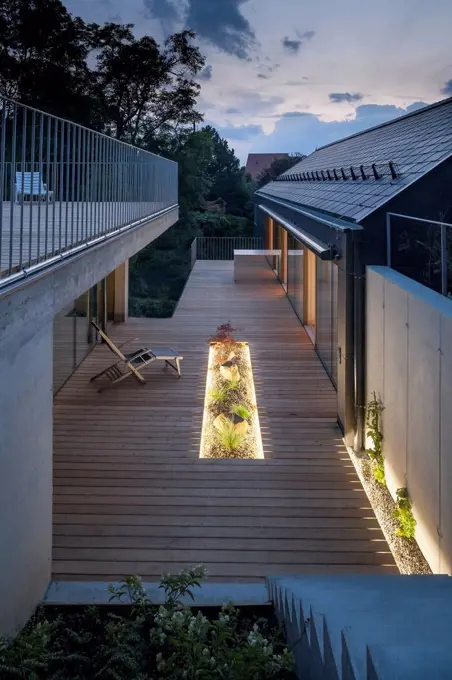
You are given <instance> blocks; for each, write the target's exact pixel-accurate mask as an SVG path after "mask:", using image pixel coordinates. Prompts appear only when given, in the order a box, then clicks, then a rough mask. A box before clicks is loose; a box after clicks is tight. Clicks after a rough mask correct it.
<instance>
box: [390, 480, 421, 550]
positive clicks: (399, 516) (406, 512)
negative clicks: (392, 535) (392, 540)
mask: <svg viewBox="0 0 452 680" xmlns="http://www.w3.org/2000/svg"><path fill="white" fill-rule="evenodd" d="M396 497H397V499H396V509H395V510H394V517H395V519H396V520H397V522H398V524H399V527H398V529H396V534H397V536H402V537H403V538H414V534H415V532H416V520H415V519H414V516H413V511H412V508H411V501H410V497H409V494H408V489H407V488H401V489H397V491H396Z"/></svg>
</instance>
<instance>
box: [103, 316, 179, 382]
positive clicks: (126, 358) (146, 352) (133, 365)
mask: <svg viewBox="0 0 452 680" xmlns="http://www.w3.org/2000/svg"><path fill="white" fill-rule="evenodd" d="M91 324H92V325H93V326H94V328H95V329H96V331H97V332H98V333H99V335H100V337H101V338H102V339H103V340H104V341H105V343H106V345H107V346H108V348H109V349H110V350H111V351H112V352H113V354H115V355H116V356H117V357H119V360H118V361H116V363H114V364H112V365H111V366H109V367H108V368H105V369H104V370H103V371H101V372H100V373H98V374H97V375H95V376H93V377H92V378H91V381H90V382H94V380H97V379H98V378H100V377H102V376H105V377H106V378H108V379H109V380H110V383H111V385H114V384H115V383H118V382H121V380H124V379H125V378H128V377H129V375H133V376H135V378H136V379H137V380H138V381H139V382H140V383H141V384H143V383H145V382H146V381H145V379H144V378H143V376H142V375H141V373H140V371H141V369H143V368H144V367H145V366H147V365H148V364H150V363H152V362H153V361H164V362H165V365H166V366H170V367H171V368H173V369H174V370H175V371H176V372H177V375H178V376H179V378H180V376H181V371H180V362H181V361H182V359H183V358H184V357H182V356H181V355H180V354H178V353H177V352H175V351H174V350H173V349H171V347H154V348H153V349H149V348H147V347H144V348H141V349H138V350H136V352H132V353H131V354H123V353H122V352H121V348H122V347H124V345H126V344H127V342H124V343H123V344H122V345H119V346H117V345H115V343H114V342H113V341H112V340H111V339H110V338H109V337H108V335H107V334H106V333H104V332H103V330H102V329H101V328H99V326H98V325H97V324H96V323H95V322H94V321H91ZM128 342H129V341H128ZM99 392H102V388H101V389H99Z"/></svg>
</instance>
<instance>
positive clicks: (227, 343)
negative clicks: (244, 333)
mask: <svg viewBox="0 0 452 680" xmlns="http://www.w3.org/2000/svg"><path fill="white" fill-rule="evenodd" d="M237 330H239V329H238V328H233V326H232V325H231V322H230V321H228V322H227V323H224V324H221V325H220V326H217V329H216V331H215V333H214V334H213V335H211V336H210V338H209V342H210V343H211V344H213V345H214V352H215V359H216V361H218V363H219V364H223V363H225V362H227V361H230V360H231V359H233V358H234V356H235V348H236V346H237V341H236V339H235V338H234V333H235V332H236V331H237Z"/></svg>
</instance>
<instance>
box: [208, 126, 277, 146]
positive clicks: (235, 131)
mask: <svg viewBox="0 0 452 680" xmlns="http://www.w3.org/2000/svg"><path fill="white" fill-rule="evenodd" d="M207 124H210V125H214V124H213V123H207ZM214 127H216V129H217V130H218V133H219V134H220V135H221V137H225V138H226V139H228V140H231V141H239V142H242V141H246V140H248V139H251V138H252V137H256V136H257V135H261V134H263V132H264V131H263V129H262V127H261V126H260V125H237V126H236V125H225V126H218V125H216V126H215V125H214Z"/></svg>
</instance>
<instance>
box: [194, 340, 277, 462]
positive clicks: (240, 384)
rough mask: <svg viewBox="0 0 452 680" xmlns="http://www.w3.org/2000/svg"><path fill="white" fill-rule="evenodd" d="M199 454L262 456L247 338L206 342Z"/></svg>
mask: <svg viewBox="0 0 452 680" xmlns="http://www.w3.org/2000/svg"><path fill="white" fill-rule="evenodd" d="M199 457H200V458H220V459H221V458H232V459H258V458H260V459H262V458H264V451H263V447H262V438H261V430H260V425H259V414H258V410H257V403H256V392H255V388H254V379H253V369H252V365H251V355H250V348H249V345H248V343H247V342H236V341H234V342H231V343H229V344H225V343H221V342H212V343H210V346H209V361H208V366H207V379H206V392H205V398H204V414H203V420H202V431H201V447H200V452H199Z"/></svg>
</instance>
